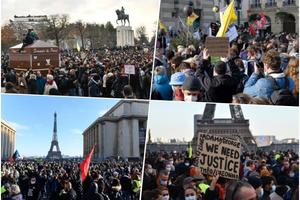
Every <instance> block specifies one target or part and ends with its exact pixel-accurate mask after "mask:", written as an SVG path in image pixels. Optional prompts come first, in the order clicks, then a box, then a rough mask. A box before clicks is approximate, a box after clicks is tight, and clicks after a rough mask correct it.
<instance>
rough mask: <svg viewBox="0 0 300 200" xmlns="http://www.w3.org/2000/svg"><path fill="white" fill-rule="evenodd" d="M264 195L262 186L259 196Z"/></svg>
mask: <svg viewBox="0 0 300 200" xmlns="http://www.w3.org/2000/svg"><path fill="white" fill-rule="evenodd" d="M263 195H264V189H262V188H261V190H260V193H259V194H258V198H261V197H262V196H263Z"/></svg>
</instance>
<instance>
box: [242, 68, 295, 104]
mask: <svg viewBox="0 0 300 200" xmlns="http://www.w3.org/2000/svg"><path fill="white" fill-rule="evenodd" d="M269 76H272V77H273V78H274V79H275V80H276V83H277V85H278V86H279V87H280V88H282V89H283V88H284V87H285V74H284V73H272V74H269ZM288 80H289V90H290V91H291V92H292V91H293V90H294V88H295V83H294V81H293V80H292V79H291V78H289V77H288ZM273 91H274V90H273V85H272V83H271V81H269V80H268V79H267V78H264V77H261V76H260V75H258V74H255V73H252V75H251V76H250V78H249V79H248V81H247V82H246V83H245V88H244V93H245V94H248V95H250V96H252V97H263V98H266V99H269V98H270V97H271V94H272V93H273Z"/></svg>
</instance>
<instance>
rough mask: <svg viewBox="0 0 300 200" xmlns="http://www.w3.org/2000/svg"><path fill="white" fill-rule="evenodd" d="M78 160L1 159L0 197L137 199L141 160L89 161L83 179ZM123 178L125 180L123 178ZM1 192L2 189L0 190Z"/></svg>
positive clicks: (75, 199) (59, 199)
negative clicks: (4, 189) (87, 171)
mask: <svg viewBox="0 0 300 200" xmlns="http://www.w3.org/2000/svg"><path fill="white" fill-rule="evenodd" d="M78 161H79V160H74V159H70V160H57V161H46V160H44V161H43V160H39V161H34V160H16V161H13V162H6V161H4V162H2V163H1V171H2V172H3V173H2V175H1V185H2V186H5V188H6V191H5V193H2V195H1V196H2V197H1V199H12V200H23V199H26V200H27V199H29V200H30V199H32V200H42V199H43V200H97V199H100V200H113V199H119V200H135V199H139V194H140V191H139V190H140V187H137V186H138V184H139V182H140V175H139V174H140V172H141V170H142V162H141V161H125V160H122V159H118V160H115V159H108V160H105V161H101V162H91V164H90V168H89V173H88V176H87V177H86V179H85V181H83V182H82V179H81V172H80V169H79V162H78ZM125 180H126V181H125ZM2 192H3V190H2Z"/></svg>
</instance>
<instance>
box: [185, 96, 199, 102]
mask: <svg viewBox="0 0 300 200" xmlns="http://www.w3.org/2000/svg"><path fill="white" fill-rule="evenodd" d="M197 100H198V97H197V96H193V95H190V96H186V97H184V101H187V102H192V101H197Z"/></svg>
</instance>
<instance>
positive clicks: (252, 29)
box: [249, 24, 256, 36]
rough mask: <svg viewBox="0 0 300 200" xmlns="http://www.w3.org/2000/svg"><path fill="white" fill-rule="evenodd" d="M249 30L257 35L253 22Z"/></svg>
mask: <svg viewBox="0 0 300 200" xmlns="http://www.w3.org/2000/svg"><path fill="white" fill-rule="evenodd" d="M249 32H250V34H251V35H253V36H255V35H256V31H255V28H254V26H253V25H252V24H250V25H249Z"/></svg>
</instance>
